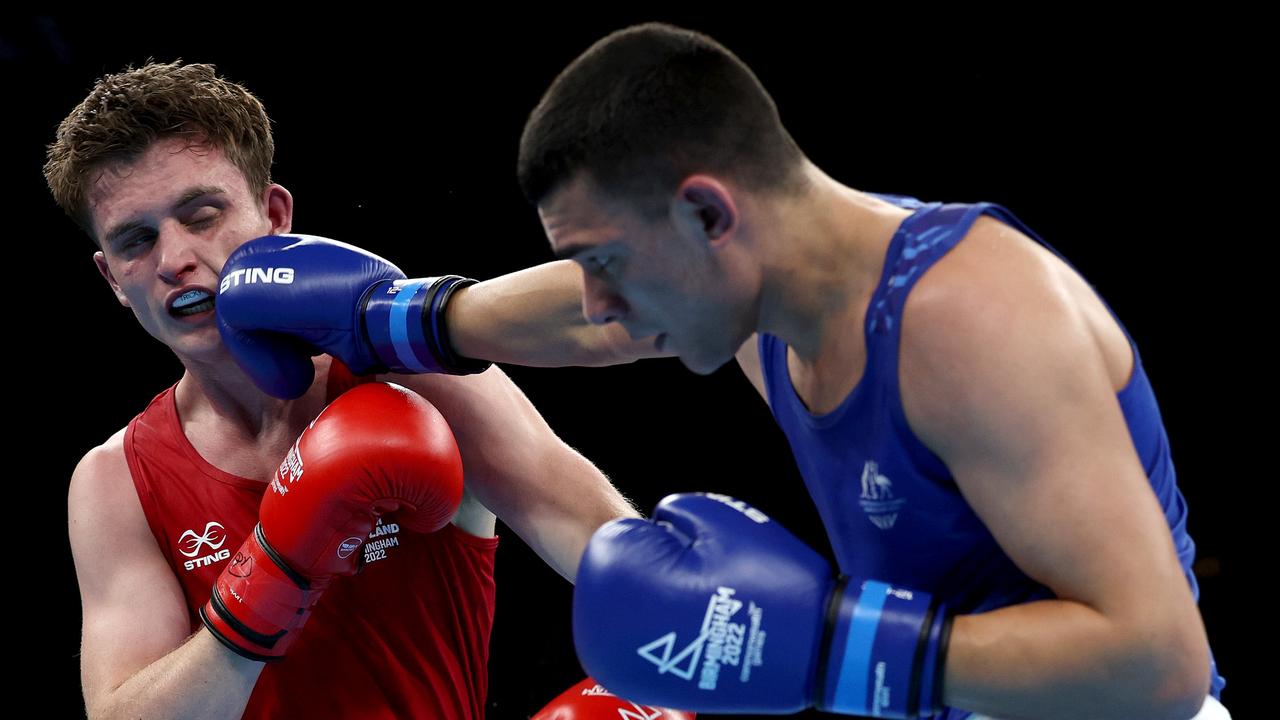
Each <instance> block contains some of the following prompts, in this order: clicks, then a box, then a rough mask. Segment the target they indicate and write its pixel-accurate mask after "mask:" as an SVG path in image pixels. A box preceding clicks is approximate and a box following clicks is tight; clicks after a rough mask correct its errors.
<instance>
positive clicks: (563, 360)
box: [446, 260, 664, 367]
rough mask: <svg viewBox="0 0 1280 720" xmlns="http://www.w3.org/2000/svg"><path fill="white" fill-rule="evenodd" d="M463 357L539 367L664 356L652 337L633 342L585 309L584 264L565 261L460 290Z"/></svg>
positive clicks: (450, 320)
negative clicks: (591, 318) (589, 318)
mask: <svg viewBox="0 0 1280 720" xmlns="http://www.w3.org/2000/svg"><path fill="white" fill-rule="evenodd" d="M446 322H447V324H448V326H449V339H450V341H451V342H452V345H453V348H454V350H455V351H456V352H457V353H458V354H460V355H463V356H466V357H471V358H478V359H481V360H491V361H493V362H503V363H510V364H513V365H526V366H532V367H562V366H569V365H579V366H602V365H618V364H622V363H629V362H634V361H635V360H639V359H641V358H646V357H663V356H664V354H663V353H659V352H658V351H657V350H655V349H654V347H653V341H652V339H647V340H646V339H641V340H632V339H631V338H630V337H629V336H628V335H627V333H626V331H625V330H623V329H622V326H621V325H619V324H617V323H609V324H607V325H591V324H589V323H588V322H587V321H586V319H585V318H584V317H583V314H582V269H581V268H579V267H578V265H577V264H576V263H574V262H572V261H570V260H559V261H556V262H550V263H546V264H543V265H537V266H535V267H531V268H528V269H525V270H520V271H518V272H514V273H510V274H508V275H503V276H501V277H497V278H494V279H492V280H486V281H484V282H482V283H479V284H476V285H472V286H471V287H468V288H464V289H462V290H459V291H458V292H457V293H456V294H455V295H454V297H453V299H452V300H451V301H450V303H449V306H448V309H447V311H446Z"/></svg>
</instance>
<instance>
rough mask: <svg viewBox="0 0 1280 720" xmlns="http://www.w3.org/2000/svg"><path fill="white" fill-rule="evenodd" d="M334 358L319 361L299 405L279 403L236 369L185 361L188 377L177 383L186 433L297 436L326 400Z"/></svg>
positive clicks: (296, 402)
mask: <svg viewBox="0 0 1280 720" xmlns="http://www.w3.org/2000/svg"><path fill="white" fill-rule="evenodd" d="M329 363H330V358H329V357H328V356H324V355H322V356H318V357H317V358H315V364H316V375H315V380H314V381H313V382H312V384H311V387H310V388H309V389H308V390H307V392H306V393H305V394H304V395H303V396H302V397H300V398H298V399H296V400H280V399H278V398H274V397H271V396H270V395H267V394H266V393H264V392H262V391H261V390H259V389H258V388H257V386H255V385H254V384H253V381H252V380H250V379H249V376H248V375H246V374H245V373H244V371H242V370H241V369H240V367H239V366H238V365H236V364H235V363H234V362H231V360H230V358H227V359H225V360H223V361H220V362H202V361H194V360H189V359H187V360H184V362H183V365H184V366H185V367H186V370H187V371H186V373H184V374H183V376H182V379H181V380H179V381H178V387H177V390H176V392H177V397H176V401H177V405H178V414H179V417H181V418H182V422H183V427H184V429H185V428H186V427H188V426H201V427H207V426H217V427H219V428H221V429H222V430H223V432H225V433H227V434H228V435H231V436H233V437H242V438H245V439H249V440H252V439H255V438H257V439H262V440H265V441H267V442H271V438H274V437H275V436H276V435H286V436H289V437H293V436H296V435H297V434H298V433H299V432H301V431H302V428H303V427H305V425H306V423H308V422H310V421H311V419H312V418H313V417H315V415H316V414H317V413H319V411H320V410H321V408H323V407H324V402H325V400H326V398H325V397H324V395H325V391H326V384H327V381H328V375H329V372H328V371H329Z"/></svg>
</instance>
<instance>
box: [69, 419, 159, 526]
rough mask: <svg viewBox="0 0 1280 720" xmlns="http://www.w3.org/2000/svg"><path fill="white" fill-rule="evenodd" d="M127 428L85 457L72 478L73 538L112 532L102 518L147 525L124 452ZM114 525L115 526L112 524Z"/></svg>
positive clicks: (70, 503) (70, 512) (71, 515)
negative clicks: (100, 520)
mask: <svg viewBox="0 0 1280 720" xmlns="http://www.w3.org/2000/svg"><path fill="white" fill-rule="evenodd" d="M124 439H125V428H121V429H120V430H119V431H118V432H116V433H115V434H114V435H112V436H111V437H110V438H107V440H106V442H104V443H102V444H101V445H99V446H97V447H95V448H93V449H92V450H90V451H89V452H87V453H85V455H84V457H82V458H81V459H80V462H79V463H78V464H77V465H76V469H75V471H74V472H73V473H72V474H71V486H70V488H69V491H68V497H67V511H68V517H69V518H70V520H71V528H70V529H71V534H72V538H73V540H74V538H75V536H76V535H77V534H78V533H79V534H83V533H86V532H100V531H106V532H110V531H112V530H115V529H118V528H117V527H108V528H103V527H100V526H103V525H107V524H108V523H102V522H98V521H97V519H98V518H112V519H115V520H121V519H126V518H128V519H132V520H136V521H138V522H140V523H141V524H142V525H144V526H145V525H146V517H145V516H144V515H143V513H142V504H141V503H140V502H139V501H138V494H137V492H136V491H135V490H134V486H133V479H132V476H131V475H130V473H129V463H128V461H127V460H126V459H125V451H124ZM110 525H115V524H114V523H111V524H110Z"/></svg>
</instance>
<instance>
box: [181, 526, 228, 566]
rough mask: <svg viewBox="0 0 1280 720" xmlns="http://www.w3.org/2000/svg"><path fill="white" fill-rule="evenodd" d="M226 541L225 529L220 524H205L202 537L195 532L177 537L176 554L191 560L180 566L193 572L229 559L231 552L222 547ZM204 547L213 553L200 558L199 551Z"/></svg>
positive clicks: (187, 532) (189, 531) (188, 532)
mask: <svg viewBox="0 0 1280 720" xmlns="http://www.w3.org/2000/svg"><path fill="white" fill-rule="evenodd" d="M226 541H227V529H226V528H224V527H223V526H222V523H220V522H212V521H211V522H209V523H206V524H205V526H204V534H203V535H201V534H197V533H196V531H195V530H188V531H186V532H184V533H182V534H181V535H179V536H178V552H180V553H182V555H183V556H184V557H188V558H191V559H190V560H187V561H186V562H184V563H183V564H182V565H183V567H185V568H186V569H187V570H195V569H196V568H199V567H205V566H206V565H212V564H214V563H216V562H219V561H221V560H226V559H227V558H229V557H231V551H230V550H228V549H226V548H223V547H222V545H223V543H225V542H226ZM206 546H207V547H208V548H209V549H210V550H212V551H213V552H211V553H209V554H208V555H203V556H200V551H201V550H202V549H203V548H205V547H206Z"/></svg>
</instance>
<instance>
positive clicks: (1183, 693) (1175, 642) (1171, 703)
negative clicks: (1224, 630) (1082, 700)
mask: <svg viewBox="0 0 1280 720" xmlns="http://www.w3.org/2000/svg"><path fill="white" fill-rule="evenodd" d="M1197 619H1198V618H1197ZM1144 645H1145V647H1144V648H1143V650H1142V651H1141V652H1140V653H1139V656H1140V657H1141V658H1142V660H1141V661H1139V662H1141V663H1142V664H1143V665H1145V668H1146V669H1145V671H1139V672H1137V673H1134V674H1133V675H1136V676H1137V677H1140V678H1141V680H1139V681H1138V682H1136V683H1134V685H1133V686H1131V688H1132V690H1133V695H1131V696H1130V702H1131V703H1133V705H1135V706H1140V707H1142V712H1141V713H1137V714H1135V715H1133V716H1134V717H1136V716H1139V715H1140V716H1142V717H1149V718H1152V719H1153V720H1188V719H1189V718H1192V717H1195V715H1196V714H1197V713H1198V712H1200V708H1201V706H1203V705H1204V699H1205V696H1206V695H1208V694H1209V648H1208V641H1207V639H1206V638H1205V635H1204V630H1203V626H1200V625H1199V623H1197V627H1195V628H1180V629H1178V630H1177V631H1174V632H1171V633H1167V634H1164V635H1163V637H1162V639H1160V640H1159V641H1155V642H1148V643H1144Z"/></svg>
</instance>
